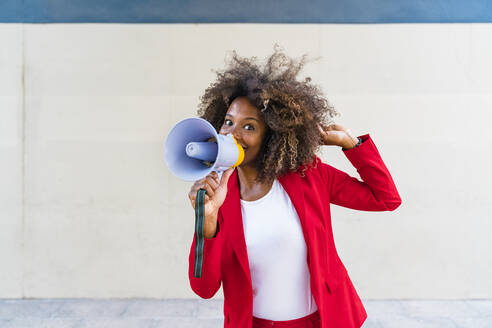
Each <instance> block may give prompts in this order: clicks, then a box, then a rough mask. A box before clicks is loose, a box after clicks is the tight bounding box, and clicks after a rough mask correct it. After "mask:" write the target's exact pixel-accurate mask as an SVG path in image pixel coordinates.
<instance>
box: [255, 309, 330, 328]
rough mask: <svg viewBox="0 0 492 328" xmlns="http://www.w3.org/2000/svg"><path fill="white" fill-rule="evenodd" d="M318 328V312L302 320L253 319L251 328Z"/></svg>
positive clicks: (319, 323) (319, 322) (319, 324)
mask: <svg viewBox="0 0 492 328" xmlns="http://www.w3.org/2000/svg"><path fill="white" fill-rule="evenodd" d="M266 327H269V328H272V327H277V328H319V327H321V319H320V317H319V312H318V311H316V312H313V313H311V314H310V315H307V316H305V317H302V318H298V319H294V320H287V321H273V320H267V319H261V318H257V317H253V328H266Z"/></svg>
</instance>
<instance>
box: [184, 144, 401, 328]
mask: <svg viewBox="0 0 492 328" xmlns="http://www.w3.org/2000/svg"><path fill="white" fill-rule="evenodd" d="M360 137H361V138H362V139H363V142H362V144H361V145H359V146H358V147H356V148H353V149H348V150H343V153H344V154H345V155H346V157H347V158H348V159H349V161H350V162H351V163H352V165H353V166H354V167H355V168H356V169H357V172H358V173H359V174H360V177H361V178H362V180H363V182H362V181H360V180H358V179H357V178H354V177H351V176H350V175H348V174H347V173H345V172H343V171H340V170H338V169H336V168H334V167H332V166H330V165H328V164H325V163H322V162H321V161H320V159H319V158H318V157H316V159H315V162H313V164H315V166H314V167H311V168H309V169H308V170H307V171H306V172H304V175H305V176H304V177H303V176H302V175H303V174H302V173H301V170H298V172H291V173H287V174H285V175H284V176H281V177H278V180H279V182H280V183H281V185H282V186H283V187H284V189H285V190H286V192H287V194H288V195H289V197H290V199H291V201H292V203H293V205H294V207H295V209H296V211H297V214H298V216H299V219H300V222H301V226H302V230H303V234H304V239H305V241H306V245H307V249H308V256H307V264H308V266H309V271H310V274H311V292H312V294H313V297H314V300H315V301H316V305H317V306H318V310H319V312H320V316H321V327H322V328H355V327H357V328H359V327H360V326H361V325H362V324H363V322H364V321H365V319H366V318H367V313H366V311H365V309H364V306H363V305H362V302H361V300H360V298H359V296H358V295H357V292H356V290H355V288H354V286H353V285H352V282H351V280H350V278H349V276H348V274H347V270H346V269H345V266H344V265H343V263H342V261H341V260H340V258H339V257H338V254H337V250H336V248H335V243H334V240H333V232H332V226H331V216H330V203H332V204H336V205H339V206H344V207H348V208H351V209H355V210H362V211H392V210H394V209H396V208H397V207H398V206H399V205H400V204H401V199H400V196H399V194H398V191H397V190H396V187H395V184H394V182H393V179H392V177H391V175H390V173H389V171H388V169H387V168H386V166H385V165H384V163H383V160H382V159H381V156H380V155H379V152H378V150H377V148H376V146H375V144H374V143H373V141H372V139H371V138H370V136H369V134H365V135H363V136H360ZM301 169H302V168H301ZM227 187H228V189H227V196H226V199H225V201H224V203H223V204H222V206H221V208H220V209H219V214H218V227H219V229H218V232H217V235H216V236H215V237H214V238H210V239H207V238H205V243H204V250H203V252H204V254H203V271H202V277H201V278H195V277H194V276H193V269H194V263H195V236H193V242H192V245H191V249H190V255H189V272H188V275H189V280H190V285H191V288H192V289H193V291H194V292H195V293H196V294H197V295H199V296H200V297H202V298H211V297H212V296H214V295H215V293H216V292H217V290H218V289H219V288H220V285H221V283H222V284H223V290H224V327H233V328H250V327H251V326H252V317H253V290H252V285H251V276H250V270H249V262H248V255H247V250H246V242H245V238H244V230H243V223H242V216H241V203H240V195H239V183H238V175H237V171H234V173H233V174H232V175H231V177H230V178H229V181H228V186H227ZM286 288H288V287H286Z"/></svg>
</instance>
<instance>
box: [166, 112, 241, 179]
mask: <svg viewBox="0 0 492 328" xmlns="http://www.w3.org/2000/svg"><path fill="white" fill-rule="evenodd" d="M164 159H165V161H166V164H167V167H168V168H169V170H170V171H171V172H172V173H173V174H174V175H175V176H177V177H178V178H180V179H182V180H185V181H196V180H199V179H202V178H204V177H206V176H207V175H208V174H209V173H211V172H212V171H218V172H221V171H225V170H227V169H228V168H230V167H234V166H238V165H239V164H241V162H242V161H243V159H244V149H243V148H242V147H241V145H239V144H238V143H237V141H236V139H235V138H234V137H233V136H232V134H228V135H221V134H218V133H217V131H215V128H214V127H213V126H212V124H210V123H209V122H208V121H206V120H204V119H202V118H186V119H184V120H182V121H179V122H178V123H176V125H175V126H174V127H173V128H172V129H171V131H170V132H169V135H168V136H167V139H166V142H165V144H164Z"/></svg>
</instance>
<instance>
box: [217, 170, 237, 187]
mask: <svg viewBox="0 0 492 328" xmlns="http://www.w3.org/2000/svg"><path fill="white" fill-rule="evenodd" d="M232 172H234V167H230V168H229V169H227V171H225V172H224V173H223V174H222V179H220V184H219V187H226V186H227V182H228V181H229V178H230V177H231V174H232Z"/></svg>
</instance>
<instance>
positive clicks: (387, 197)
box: [323, 134, 401, 211]
mask: <svg viewBox="0 0 492 328" xmlns="http://www.w3.org/2000/svg"><path fill="white" fill-rule="evenodd" d="M360 137H361V138H362V140H363V142H362V143H361V144H360V145H359V146H358V147H356V148H352V149H346V150H343V153H344V154H345V156H346V157H347V158H348V160H349V161H350V163H352V165H353V166H354V167H355V168H356V169H357V172H358V173H359V175H360V177H361V178H362V180H363V181H360V180H359V179H357V178H354V177H351V176H350V175H348V174H347V173H345V172H343V171H340V170H338V169H336V168H334V167H333V166H330V165H328V164H323V167H324V168H325V170H326V171H325V174H326V175H327V182H328V189H329V196H330V202H331V203H333V204H335V205H339V206H343V207H348V208H351V209H354V210H361V211H393V210H395V209H396V208H397V207H398V206H400V204H401V198H400V195H399V194H398V191H397V190H396V186H395V183H394V181H393V178H392V177H391V175H390V173H389V171H388V169H387V168H386V165H384V162H383V160H382V159H381V155H380V154H379V152H378V150H377V148H376V145H375V144H374V142H373V141H372V139H371V137H370V136H369V134H365V135H362V136H360Z"/></svg>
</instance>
